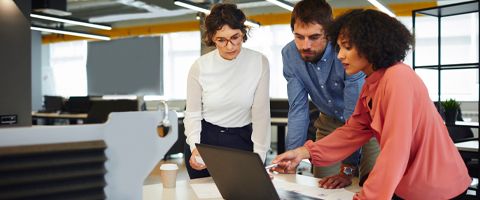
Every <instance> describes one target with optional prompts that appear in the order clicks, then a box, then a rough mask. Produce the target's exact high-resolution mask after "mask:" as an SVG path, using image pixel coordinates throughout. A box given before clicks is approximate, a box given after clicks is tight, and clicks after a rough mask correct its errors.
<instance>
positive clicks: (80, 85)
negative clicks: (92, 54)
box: [42, 41, 87, 96]
mask: <svg viewBox="0 0 480 200" xmlns="http://www.w3.org/2000/svg"><path fill="white" fill-rule="evenodd" d="M42 50H47V51H48V52H49V53H46V55H47V56H46V57H47V58H48V61H49V65H48V64H46V65H47V66H43V67H42V68H43V70H42V82H43V83H44V84H42V91H43V94H44V95H58V96H85V95H87V69H86V61H87V42H86V41H75V42H62V43H54V44H50V45H47V48H42ZM44 58H45V57H44ZM47 63H48V62H47ZM48 83H50V84H48Z"/></svg>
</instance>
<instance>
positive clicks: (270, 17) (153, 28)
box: [42, 1, 437, 43]
mask: <svg viewBox="0 0 480 200" xmlns="http://www.w3.org/2000/svg"><path fill="white" fill-rule="evenodd" d="M434 6H437V2H436V1H431V2H414V3H404V4H389V5H388V7H389V8H390V9H391V10H392V11H393V12H394V13H395V14H396V15H397V16H411V15H412V10H415V9H421V8H428V7H434ZM363 8H372V9H375V8H374V7H373V6H368V7H363ZM350 9H352V8H337V9H334V10H333V14H334V16H338V15H339V14H342V13H344V12H346V11H348V10H350ZM290 16H291V15H290V13H273V14H261V15H254V16H249V18H250V19H253V20H255V21H257V22H259V23H260V24H262V25H275V24H290ZM199 27H200V23H199V21H188V22H178V23H170V24H154V25H145V26H136V27H124V28H113V29H112V30H110V31H105V30H99V31H95V32H94V33H95V34H100V35H107V36H110V37H111V38H112V39H115V38H122V37H134V36H141V35H158V34H164V33H171V32H181V31H196V30H200V28H199ZM74 40H85V38H82V37H75V36H69V35H58V34H50V35H45V36H43V37H42V43H54V42H64V41H74Z"/></svg>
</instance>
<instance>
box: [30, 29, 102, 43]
mask: <svg viewBox="0 0 480 200" xmlns="http://www.w3.org/2000/svg"><path fill="white" fill-rule="evenodd" d="M30 29H31V30H34V31H44V32H49V33H58V34H64V35H73V36H78V37H86V38H92V39H97V40H110V37H108V36H104V35H95V34H90V33H82V32H74V31H66V30H60V29H54V28H46V27H39V26H31V27H30Z"/></svg>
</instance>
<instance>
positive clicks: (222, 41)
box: [213, 33, 243, 47]
mask: <svg viewBox="0 0 480 200" xmlns="http://www.w3.org/2000/svg"><path fill="white" fill-rule="evenodd" d="M242 41H243V34H240V33H238V34H235V35H233V36H232V37H230V39H227V38H223V37H219V38H215V39H214V40H213V42H214V43H215V44H216V45H217V47H226V46H227V45H228V42H230V43H232V45H234V46H236V45H239V44H240V43H241V42H242Z"/></svg>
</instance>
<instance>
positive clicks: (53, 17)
mask: <svg viewBox="0 0 480 200" xmlns="http://www.w3.org/2000/svg"><path fill="white" fill-rule="evenodd" d="M30 17H32V18H37V19H44V20H50V21H56V22H62V23H68V24H75V25H79V26H86V27H91V28H97V29H103V30H112V27H111V26H107V25H103V24H94V23H90V22H84V21H79V20H73V19H66V18H60V17H55V16H50V15H40V14H36V13H31V14H30Z"/></svg>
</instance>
